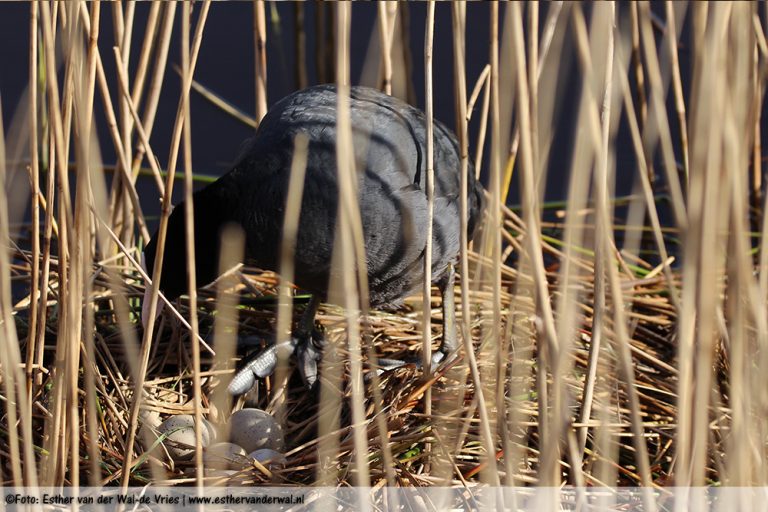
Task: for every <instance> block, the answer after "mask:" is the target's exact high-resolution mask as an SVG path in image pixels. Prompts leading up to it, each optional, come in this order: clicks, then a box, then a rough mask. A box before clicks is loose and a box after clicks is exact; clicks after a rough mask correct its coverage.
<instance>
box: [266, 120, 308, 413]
mask: <svg viewBox="0 0 768 512" xmlns="http://www.w3.org/2000/svg"><path fill="white" fill-rule="evenodd" d="M308 148H309V139H308V138H307V135H306V134H304V133H300V134H298V135H296V138H295V139H294V150H293V160H292V162H291V174H290V176H289V178H288V194H287V195H286V201H285V210H284V211H285V217H284V218H283V236H282V238H281V240H280V285H279V287H278V309H277V321H276V324H277V325H276V327H275V332H277V336H276V340H277V342H278V343H280V342H281V341H283V340H287V339H290V338H291V318H292V317H293V313H292V311H293V297H292V296H291V286H290V283H292V282H293V280H294V276H295V268H296V262H295V258H296V239H297V237H298V232H299V218H300V215H301V203H302V196H303V194H304V177H305V176H306V171H307V151H308ZM307 307H309V306H307ZM277 364H278V365H277V369H276V371H275V382H276V387H275V394H276V395H277V396H276V397H275V399H273V404H275V405H274V406H273V409H272V414H273V415H274V416H275V418H276V419H277V421H278V423H280V424H281V425H282V424H284V422H285V407H284V406H285V396H286V392H285V387H286V385H287V383H288V379H287V377H288V368H287V367H288V361H287V360H286V357H284V356H283V353H282V352H278V361H277Z"/></svg>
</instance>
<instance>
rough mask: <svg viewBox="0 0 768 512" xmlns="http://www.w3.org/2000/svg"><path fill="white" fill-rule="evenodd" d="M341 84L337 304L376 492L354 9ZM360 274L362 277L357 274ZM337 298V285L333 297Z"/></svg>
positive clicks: (359, 460)
mask: <svg viewBox="0 0 768 512" xmlns="http://www.w3.org/2000/svg"><path fill="white" fill-rule="evenodd" d="M336 9H337V10H336V33H337V37H336V41H337V43H338V46H337V51H336V82H337V87H338V90H339V94H338V101H337V106H336V107H337V139H336V155H337V157H336V158H337V167H338V175H339V176H338V182H339V212H338V218H339V221H338V229H337V233H338V234H339V235H338V236H336V240H335V241H334V259H335V260H336V262H335V263H337V264H340V265H342V266H341V281H342V282H341V283H340V285H341V289H336V290H335V293H336V294H338V293H339V292H341V293H342V294H343V295H337V298H341V297H344V299H343V301H340V302H339V303H341V304H344V307H345V309H346V324H347V325H346V328H347V343H348V346H349V363H350V375H349V379H350V388H351V393H352V396H351V408H352V437H353V441H354V460H355V462H354V468H355V470H356V473H355V475H354V476H355V485H357V486H361V487H369V486H370V470H369V467H368V461H367V454H368V440H367V437H366V431H365V423H366V418H365V411H364V408H363V389H364V388H363V370H362V350H361V344H360V342H361V335H360V319H359V315H360V313H361V311H362V312H363V313H365V312H367V309H368V307H367V304H368V296H367V290H368V280H367V264H366V259H365V248H364V246H363V228H362V221H361V219H360V210H359V207H358V204H357V197H358V196H357V178H356V176H357V173H356V169H355V160H354V154H355V153H354V149H353V146H352V144H353V139H352V117H351V112H350V105H349V91H350V76H349V74H350V54H349V52H350V47H349V44H350V42H349V37H350V27H351V18H352V11H351V5H349V4H339V5H337V6H336ZM355 269H356V272H354V270H355ZM333 293H334V290H333V285H332V288H331V294H333Z"/></svg>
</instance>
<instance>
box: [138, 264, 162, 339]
mask: <svg viewBox="0 0 768 512" xmlns="http://www.w3.org/2000/svg"><path fill="white" fill-rule="evenodd" d="M141 268H143V269H144V272H146V274H147V275H149V271H147V262H146V259H145V258H144V254H143V253H142V255H141ZM151 297H152V287H151V286H146V287H145V289H144V302H142V303H141V324H142V325H143V326H144V330H146V329H147V325H149V303H150V301H151ZM162 311H163V302H162V301H158V302H157V308H155V320H157V317H159V316H160V313H162Z"/></svg>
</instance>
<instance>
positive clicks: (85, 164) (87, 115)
mask: <svg viewBox="0 0 768 512" xmlns="http://www.w3.org/2000/svg"><path fill="white" fill-rule="evenodd" d="M100 7H101V3H100V2H98V1H97V2H95V3H93V4H92V6H91V19H90V25H91V32H90V36H89V38H88V48H87V55H86V69H87V75H86V81H85V87H84V88H83V87H81V89H80V90H84V91H85V95H84V96H83V97H81V98H80V105H79V106H78V110H80V109H82V112H80V115H79V130H78V131H79V133H80V137H78V140H77V142H78V143H79V144H78V148H79V149H80V154H79V155H78V160H80V164H79V166H78V167H79V168H80V169H79V170H78V190H77V199H78V201H77V203H76V206H75V219H76V226H77V228H78V231H79V236H78V237H77V240H78V241H79V243H78V244H77V246H78V247H77V248H78V251H79V252H80V253H81V254H80V261H79V262H78V263H79V267H80V268H79V269H78V271H79V272H81V275H80V280H81V283H82V284H81V286H82V293H81V297H83V299H79V301H78V302H80V300H82V301H83V302H84V301H85V299H87V298H88V297H91V295H92V290H93V283H92V281H91V279H90V276H89V275H88V274H89V271H90V269H91V268H92V267H93V258H94V255H95V251H96V250H97V248H98V249H103V245H101V244H98V242H99V241H98V240H97V239H96V237H95V236H93V235H95V234H96V230H95V229H94V228H93V226H92V221H93V218H92V215H91V210H90V207H91V206H93V205H94V203H96V199H95V195H96V193H95V192H94V188H95V187H94V184H93V182H92V179H91V176H92V175H96V171H97V170H96V169H95V168H93V167H96V166H97V165H98V162H95V161H94V159H93V158H92V157H91V155H92V153H93V152H94V150H95V149H96V148H94V147H92V146H91V144H92V143H94V142H95V140H96V138H95V137H94V136H92V135H93V132H92V130H93V122H92V121H93V103H94V95H95V89H96V60H97V57H96V55H95V54H96V48H97V44H98V37H99V31H98V27H99V19H100V18H99V16H100ZM75 16H76V14H75ZM86 241H87V245H86V243H85V242H86ZM83 253H85V254H83ZM78 309H80V310H81V311H82V312H83V313H82V314H83V315H84V318H83V328H82V333H83V335H82V338H83V339H84V341H85V347H84V354H83V355H84V357H83V359H84V360H85V362H84V366H85V371H84V381H85V391H86V395H85V397H86V407H85V408H84V410H85V411H86V414H87V417H86V431H87V435H88V458H89V459H90V461H89V462H90V468H89V475H90V478H89V482H88V483H89V484H90V485H97V484H98V483H99V480H100V479H99V469H100V468H99V462H100V460H101V456H100V455H101V454H100V450H99V446H98V438H99V430H98V429H99V427H98V423H97V417H98V412H97V403H96V397H97V394H96V384H95V380H96V375H95V374H96V372H95V371H94V364H93V361H92V359H93V354H95V349H94V343H93V333H94V311H93V309H92V308H90V307H87V306H86V307H84V308H83V307H80V304H78ZM74 416H75V418H77V417H78V416H79V414H78V413H77V412H75V414H74ZM75 431H77V428H75ZM75 446H77V443H75ZM77 456H78V457H79V454H78V455H77ZM78 478H79V475H78ZM74 483H75V479H73V485H74Z"/></svg>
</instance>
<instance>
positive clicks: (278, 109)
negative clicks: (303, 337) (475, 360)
mask: <svg viewBox="0 0 768 512" xmlns="http://www.w3.org/2000/svg"><path fill="white" fill-rule="evenodd" d="M350 99H351V102H350V107H351V116H352V131H353V138H354V140H353V143H354V152H355V166H356V170H357V172H358V176H359V177H360V181H359V183H360V189H359V190H360V192H359V204H360V215H361V220H362V225H363V233H364V241H365V249H366V258H367V266H368V283H369V289H370V296H369V299H370V302H371V305H372V306H374V307H382V306H392V305H396V304H398V303H399V302H400V301H401V300H402V299H403V298H404V297H405V296H406V295H407V294H409V293H411V292H413V291H415V290H416V289H417V288H418V287H419V285H420V283H421V282H422V278H423V258H424V249H425V246H426V223H427V197H426V192H425V188H426V174H427V172H426V160H427V159H426V147H427V143H426V120H425V116H424V114H423V113H422V112H421V111H419V110H418V109H416V108H414V107H412V106H410V105H408V104H406V103H404V102H402V101H400V100H398V99H396V98H393V97H391V96H387V95H386V94H383V93H381V92H379V91H377V90H375V89H369V88H366V87H352V88H351V94H350ZM336 101H337V96H336V88H335V86H332V85H322V86H316V87H311V88H309V89H304V90H302V91H298V92H295V93H293V94H291V95H289V96H287V97H285V98H283V99H282V100H280V101H279V102H278V103H276V104H275V105H274V106H273V107H272V109H271V110H270V111H269V112H268V113H267V115H266V116H265V117H264V119H262V121H261V124H260V125H259V129H258V131H257V132H256V135H255V137H254V138H253V139H251V141H250V142H249V143H248V144H247V145H246V146H245V149H244V152H243V153H242V155H241V156H240V158H239V159H238V161H237V163H236V164H235V165H234V167H233V169H232V170H231V171H230V172H229V173H227V174H226V175H224V176H222V177H221V178H220V179H219V180H217V181H216V182H215V183H213V184H211V185H209V186H208V187H206V188H204V189H202V190H200V191H198V192H197V193H195V195H194V210H195V248H196V254H195V256H196V266H197V282H198V284H199V285H201V286H202V285H204V284H207V283H209V282H211V281H213V280H214V279H215V278H216V273H217V268H218V265H217V255H218V249H217V248H218V247H219V233H220V230H221V228H222V227H223V226H224V225H225V224H226V223H227V222H235V223H238V224H240V225H241V226H242V228H243V229H244V231H245V234H246V257H247V259H248V261H249V262H251V263H253V264H254V265H256V266H258V267H260V268H264V269H273V270H276V269H277V264H278V261H279V249H280V239H281V232H282V224H283V211H284V209H285V200H286V194H287V189H288V178H289V174H290V167H291V162H292V158H293V150H294V138H295V136H296V134H298V133H300V132H301V133H305V134H306V135H307V136H308V138H309V152H308V155H307V172H306V179H305V183H304V191H303V199H302V207H301V217H300V221H299V231H298V238H297V244H296V263H295V268H296V277H295V280H296V284H297V285H298V286H300V287H301V288H304V289H306V290H308V291H310V292H313V293H319V294H320V295H322V296H324V295H325V292H326V290H327V289H328V283H329V280H330V279H333V278H334V276H333V275H331V255H332V250H333V243H334V229H335V225H336V213H337V207H338V186H337V170H336ZM434 168H435V205H434V227H433V253H432V262H433V263H432V268H433V272H432V276H431V280H432V281H435V280H437V279H438V278H439V277H440V276H441V275H442V274H443V273H444V271H445V269H446V268H447V265H448V264H449V263H451V262H453V261H454V260H455V259H456V257H457V255H458V253H459V208H460V204H459V194H460V168H461V167H460V158H459V150H458V144H457V141H456V138H455V136H454V135H453V134H452V133H451V131H450V130H448V129H447V128H446V127H445V126H444V125H442V124H441V123H439V122H436V123H435V130H434ZM468 175H469V182H468V183H469V197H468V211H469V216H468V219H469V229H468V232H469V235H470V238H471V236H472V235H473V234H474V232H475V228H476V226H477V224H478V223H479V219H480V215H481V211H482V207H483V197H484V194H483V190H482V186H481V185H480V184H479V183H478V182H477V181H476V180H475V178H474V169H473V167H472V165H471V164H470V165H469V172H468ZM184 239H185V238H184V208H183V205H179V206H177V207H176V208H175V209H174V211H173V212H172V213H171V216H170V219H169V226H168V240H167V242H166V249H165V258H164V265H163V267H164V270H163V273H162V280H161V284H160V286H161V289H162V290H163V292H164V293H165V294H166V296H167V297H168V298H169V299H173V298H175V297H178V296H179V295H181V294H182V293H184V291H185V290H186V282H187V269H186V254H185V252H186V251H185V249H184V248H185V244H184ZM155 244H156V236H154V237H153V239H152V241H151V242H150V243H149V244H148V245H147V248H146V250H145V257H146V261H147V268H148V269H149V271H150V272H151V270H152V266H151V265H152V263H153V262H154V258H155V251H156V247H155Z"/></svg>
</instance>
